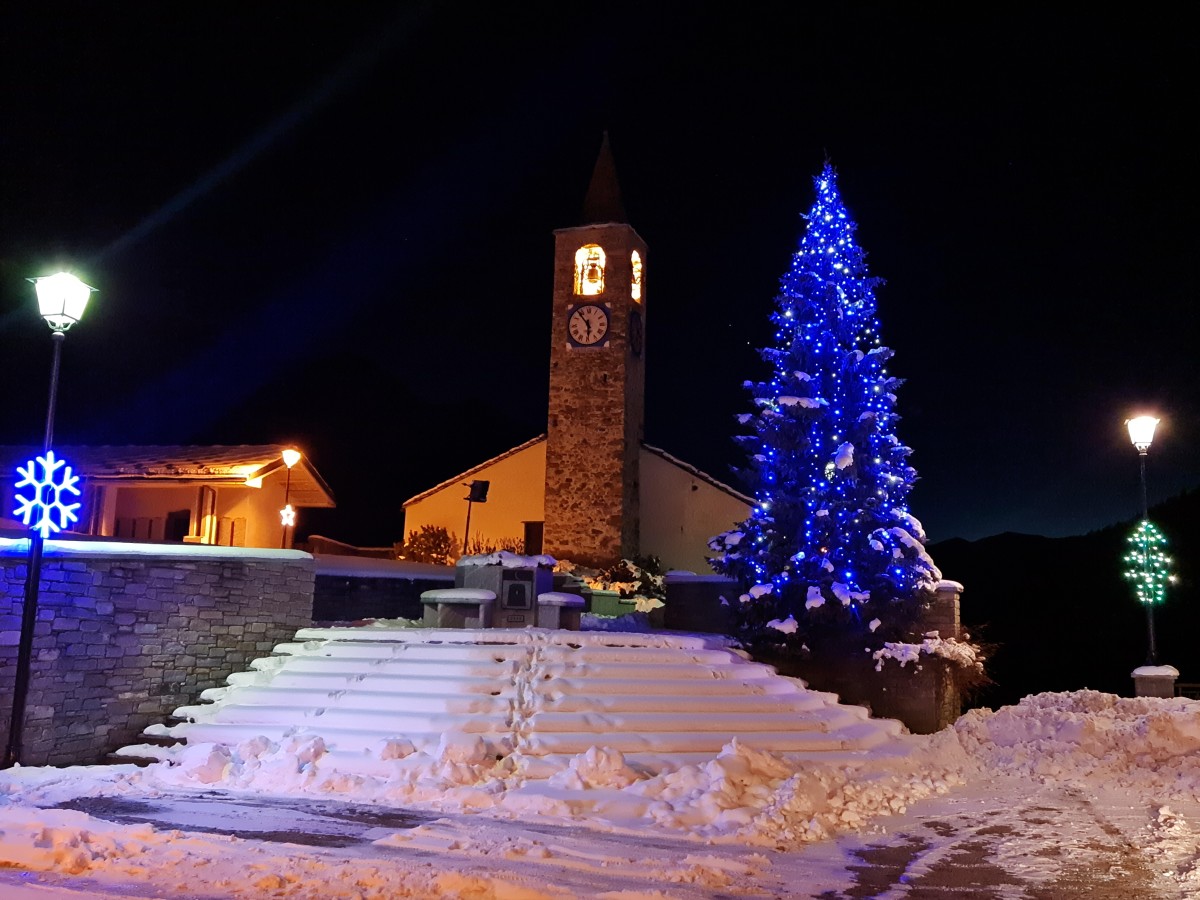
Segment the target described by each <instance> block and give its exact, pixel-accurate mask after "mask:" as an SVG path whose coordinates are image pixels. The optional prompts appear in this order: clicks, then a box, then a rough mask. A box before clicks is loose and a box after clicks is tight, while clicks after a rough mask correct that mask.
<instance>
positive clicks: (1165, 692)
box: [1130, 666, 1179, 697]
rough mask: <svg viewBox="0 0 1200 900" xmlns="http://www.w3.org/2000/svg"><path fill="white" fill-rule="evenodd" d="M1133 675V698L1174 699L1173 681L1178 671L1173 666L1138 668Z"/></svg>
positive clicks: (1177, 675)
mask: <svg viewBox="0 0 1200 900" xmlns="http://www.w3.org/2000/svg"><path fill="white" fill-rule="evenodd" d="M1130 674H1131V675H1133V696H1135V697H1174V696H1175V679H1177V678H1178V677H1179V670H1178V669H1176V668H1175V667H1174V666H1138V667H1137V668H1136V669H1134V670H1133V671H1132V672H1131V673H1130Z"/></svg>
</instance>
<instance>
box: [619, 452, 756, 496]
mask: <svg viewBox="0 0 1200 900" xmlns="http://www.w3.org/2000/svg"><path fill="white" fill-rule="evenodd" d="M642 449H643V450H645V451H646V452H647V453H653V454H654V455H655V456H657V457H658V458H659V459H663V460H666V461H667V462H669V463H671V465H673V466H678V467H679V468H681V469H683V470H684V471H685V472H687V473H688V474H689V475H691V476H692V477H693V478H696V479H698V480H699V481H703V482H704V483H705V484H708V485H712V486H713V487H715V488H716V489H717V490H719V491H722V492H724V493H726V494H728V495H729V496H730V497H733V499H735V500H740V501H742V502H743V503H745V504H746V505H748V506H753V505H754V498H753V497H747V496H746V495H745V494H743V493H742V492H741V491H739V490H737V489H736V488H731V487H730V486H729V485H727V484H725V482H723V481H718V480H717V479H715V478H713V477H712V476H711V475H709V474H708V473H707V472H701V471H700V470H699V469H697V468H696V467H695V466H693V465H692V464H691V463H685V462H684V461H683V460H681V459H679V458H677V457H674V456H672V455H671V454H670V453H668V452H667V451H666V450H660V449H659V448H658V447H654V446H651V445H650V444H647V443H646V442H645V441H643V442H642Z"/></svg>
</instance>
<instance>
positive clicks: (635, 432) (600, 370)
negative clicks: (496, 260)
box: [544, 133, 646, 565]
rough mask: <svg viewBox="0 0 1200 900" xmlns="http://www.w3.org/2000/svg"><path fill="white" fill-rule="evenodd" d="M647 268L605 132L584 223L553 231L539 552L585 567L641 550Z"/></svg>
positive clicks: (610, 561) (644, 251) (586, 201)
mask: <svg viewBox="0 0 1200 900" xmlns="http://www.w3.org/2000/svg"><path fill="white" fill-rule="evenodd" d="M645 265H646V244H645V242H644V241H643V240H642V239H641V237H639V236H638V233H637V232H636V231H634V230H633V228H632V227H630V225H629V224H628V223H627V222H626V221H625V209H624V206H623V205H622V203H621V192H620V188H619V187H618V185H617V174H616V168H615V166H614V165H613V159H612V152H611V150H610V149H609V145H608V135H607V133H606V134H605V135H604V141H603V143H602V144H601V146H600V155H599V157H598V158H597V159H596V168H595V170H594V171H593V173H592V181H591V184H590V186H589V187H588V192H587V197H586V199H585V200H584V204H583V216H582V221H581V224H580V225H577V226H575V227H573V228H561V229H559V230H557V231H555V232H554V307H553V313H552V315H551V321H550V403H549V416H548V420H547V423H546V513H545V515H546V519H545V523H546V524H545V538H544V547H545V550H546V552H547V553H549V554H550V555H551V556H555V557H558V558H560V559H569V560H571V561H573V562H577V563H581V564H584V565H606V564H608V563H612V562H615V561H617V560H618V559H620V558H622V557H630V556H633V555H635V554H636V553H637V552H638V549H639V543H640V522H639V502H640V496H639V487H640V486H639V483H638V479H639V472H638V460H639V456H640V452H641V446H642V440H643V436H644V430H645V400H644V394H645V384H646V357H645V342H644V334H645V331H644V329H645V319H646V288H645V280H644V279H645Z"/></svg>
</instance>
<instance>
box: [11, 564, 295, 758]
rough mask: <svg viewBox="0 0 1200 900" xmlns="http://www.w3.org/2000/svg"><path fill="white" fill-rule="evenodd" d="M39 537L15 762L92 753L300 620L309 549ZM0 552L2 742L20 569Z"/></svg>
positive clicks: (216, 680)
mask: <svg viewBox="0 0 1200 900" xmlns="http://www.w3.org/2000/svg"><path fill="white" fill-rule="evenodd" d="M68 543H69V544H73V545H74V547H75V548H79V547H81V546H82V547H84V548H86V549H83V550H80V549H71V550H56V549H55V547H54V542H51V543H48V544H47V555H46V557H45V560H44V562H43V566H42V578H41V582H40V583H41V588H40V597H39V600H38V617H37V623H36V626H35V631H34V641H33V657H32V664H31V674H30V685H29V695H28V698H27V706H26V718H25V731H24V741H23V744H24V752H23V753H22V762H23V763H25V764H27V765H68V764H86V763H92V762H96V761H97V760H99V759H100V758H102V757H103V756H104V755H105V754H107V753H109V752H111V751H112V750H114V749H116V748H117V747H120V746H124V745H126V744H131V743H136V742H137V741H138V736H139V735H140V734H141V732H142V730H143V729H144V728H145V727H146V726H147V725H150V724H152V723H156V722H162V721H163V720H164V719H166V718H168V717H169V716H170V715H171V713H172V712H173V711H174V710H175V709H176V708H177V707H179V706H182V705H185V704H188V703H194V702H196V698H197V697H198V695H199V694H200V692H201V691H203V690H205V689H207V688H211V687H218V686H221V685H223V684H224V683H225V679H226V677H227V676H228V675H230V674H231V673H233V672H238V671H243V670H245V669H247V668H249V665H250V662H251V661H252V660H254V659H256V658H258V657H261V656H267V655H270V653H271V651H272V649H273V648H274V647H275V645H276V644H278V643H280V642H283V641H289V640H291V639H292V638H293V637H294V635H295V633H296V631H297V629H299V628H302V627H304V626H307V625H309V624H311V621H312V604H313V560H312V557H310V556H308V554H305V553H300V552H298V551H292V550H255V551H247V550H238V549H236V548H214V547H198V546H197V547H167V546H164V547H163V548H162V553H161V554H156V552H155V551H156V550H157V549H159V548H156V547H155V546H154V545H142V546H141V547H140V548H138V549H136V550H133V551H130V550H128V549H127V550H125V551H122V550H120V549H118V548H119V547H120V546H124V547H126V548H129V547H131V546H134V545H108V547H109V548H111V549H106V545H104V544H100V543H97V544H94V545H88V544H85V543H84V542H63V544H64V545H65V544H68ZM19 546H20V544H16V545H14V546H12V547H10V548H9V549H8V550H7V551H0V583H2V586H3V591H2V592H0V739H2V740H4V741H5V742H7V740H8V725H9V720H10V717H11V710H12V706H11V704H12V689H13V681H14V675H15V668H16V659H17V645H18V641H19V637H20V630H21V611H22V604H23V594H24V584H25V575H26V560H25V557H24V556H23V555H21V554H19V553H18V552H16V550H17V547H19Z"/></svg>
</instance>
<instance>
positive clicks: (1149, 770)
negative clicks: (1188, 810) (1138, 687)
mask: <svg viewBox="0 0 1200 900" xmlns="http://www.w3.org/2000/svg"><path fill="white" fill-rule="evenodd" d="M954 734H955V736H956V737H957V740H958V741H959V743H960V744H961V746H962V747H963V748H964V749H965V750H966V752H967V753H968V754H969V755H970V756H971V757H973V758H974V759H975V760H976V762H977V763H978V764H979V765H981V766H983V767H987V768H995V769H1000V770H1003V771H1008V772H1012V773H1015V774H1020V775H1024V776H1027V777H1030V778H1035V779H1040V780H1043V781H1045V780H1051V779H1053V780H1068V781H1069V780H1100V781H1102V782H1103V783H1106V784H1109V785H1119V786H1122V787H1129V788H1135V789H1139V790H1151V791H1153V792H1155V793H1156V794H1161V795H1162V796H1163V797H1165V798H1172V797H1183V798H1187V799H1189V800H1195V799H1196V798H1197V797H1200V701H1196V700H1188V699H1185V698H1182V697H1176V698H1171V699H1164V698H1157V697H1117V696H1115V695H1113V694H1103V693H1100V692H1098V691H1087V690H1085V691H1075V692H1071V693H1046V694H1037V695H1035V696H1032V697H1026V698H1025V699H1023V700H1022V701H1021V702H1020V703H1018V704H1017V705H1016V706H1006V707H1002V708H1001V709H999V710H997V711H996V712H991V711H989V710H978V709H976V710H971V711H970V712H968V713H967V714H966V715H964V716H963V717H962V718H960V719H959V720H958V722H957V723H956V724H955V726H954Z"/></svg>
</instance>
